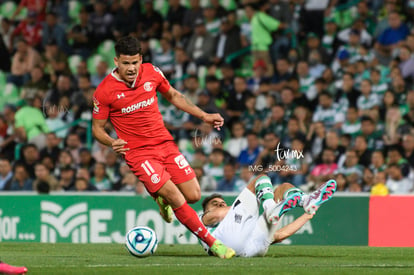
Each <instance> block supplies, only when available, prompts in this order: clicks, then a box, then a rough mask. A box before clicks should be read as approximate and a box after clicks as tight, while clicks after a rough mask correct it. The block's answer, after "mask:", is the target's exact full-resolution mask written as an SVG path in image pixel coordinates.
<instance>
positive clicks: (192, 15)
mask: <svg viewBox="0 0 414 275" xmlns="http://www.w3.org/2000/svg"><path fill="white" fill-rule="evenodd" d="M202 18H203V8H202V7H201V5H200V0H190V8H189V9H187V10H185V12H184V17H183V21H182V25H183V32H184V35H188V34H190V33H191V32H192V31H193V30H194V29H195V28H196V27H197V23H196V21H197V20H199V19H202Z"/></svg>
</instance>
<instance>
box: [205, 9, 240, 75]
mask: <svg viewBox="0 0 414 275" xmlns="http://www.w3.org/2000/svg"><path fill="white" fill-rule="evenodd" d="M208 10H213V9H208ZM218 22H220V21H218ZM240 50H241V41H240V28H239V27H238V26H237V25H234V24H233V23H232V22H231V21H230V20H229V19H228V18H227V17H224V18H222V19H221V24H220V29H219V32H218V33H217V36H216V41H215V51H214V58H213V63H214V64H216V65H219V64H222V63H223V62H226V63H227V62H230V64H231V65H232V66H233V67H238V66H239V64H240V58H233V59H232V60H226V59H228V58H227V57H229V56H231V55H232V54H234V53H236V52H238V51H240Z"/></svg>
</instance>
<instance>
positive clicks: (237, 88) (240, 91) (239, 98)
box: [226, 77, 252, 119]
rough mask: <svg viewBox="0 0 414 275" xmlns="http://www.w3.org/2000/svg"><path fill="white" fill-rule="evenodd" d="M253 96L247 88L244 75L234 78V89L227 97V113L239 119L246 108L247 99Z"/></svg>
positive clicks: (232, 117)
mask: <svg viewBox="0 0 414 275" xmlns="http://www.w3.org/2000/svg"><path fill="white" fill-rule="evenodd" d="M250 96H252V93H251V91H249V90H248V89H247V83H246V79H245V78H243V77H235V78H234V90H232V91H230V93H229V96H228V98H227V107H226V110H227V114H228V116H229V117H230V118H231V119H239V118H240V116H241V115H242V112H243V110H245V105H246V99H247V98H248V97H250Z"/></svg>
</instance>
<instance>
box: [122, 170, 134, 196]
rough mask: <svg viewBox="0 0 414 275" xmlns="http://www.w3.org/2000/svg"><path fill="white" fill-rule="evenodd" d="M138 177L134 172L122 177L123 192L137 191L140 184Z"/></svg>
mask: <svg viewBox="0 0 414 275" xmlns="http://www.w3.org/2000/svg"><path fill="white" fill-rule="evenodd" d="M138 181H139V180H138V178H137V177H136V176H135V175H134V173H132V172H128V173H127V174H126V175H124V176H123V177H122V179H121V189H119V191H122V192H131V191H132V192H135V190H136V188H137V184H138Z"/></svg>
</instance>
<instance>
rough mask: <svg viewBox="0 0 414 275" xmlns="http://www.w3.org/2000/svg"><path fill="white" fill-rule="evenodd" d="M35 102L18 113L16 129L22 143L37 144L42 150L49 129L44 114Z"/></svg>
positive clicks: (16, 115)
mask: <svg viewBox="0 0 414 275" xmlns="http://www.w3.org/2000/svg"><path fill="white" fill-rule="evenodd" d="M33 102H34V100H32V101H31V102H29V105H25V106H23V107H21V108H20V109H19V110H18V111H17V112H16V114H15V117H14V118H15V123H14V127H15V129H16V130H15V131H16V133H17V135H18V137H19V139H20V140H21V141H27V142H29V143H35V144H36V146H37V147H38V148H39V149H40V150H41V149H43V147H44V146H45V134H46V133H48V132H49V128H48V126H47V124H46V120H45V118H44V116H43V113H42V112H41V111H40V110H39V108H36V107H34V106H33ZM22 104H25V103H22Z"/></svg>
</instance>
